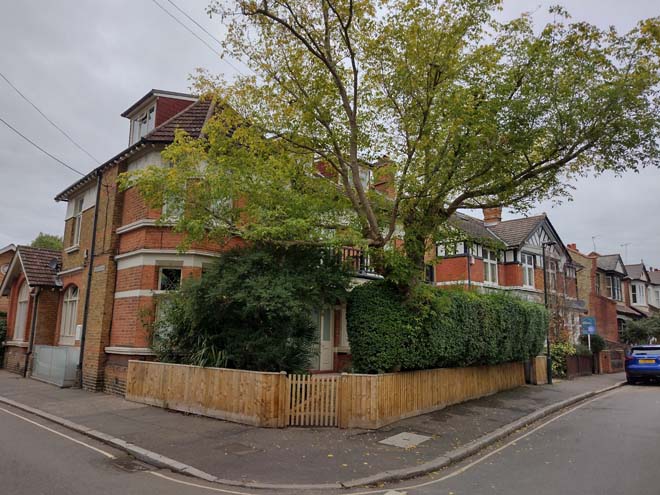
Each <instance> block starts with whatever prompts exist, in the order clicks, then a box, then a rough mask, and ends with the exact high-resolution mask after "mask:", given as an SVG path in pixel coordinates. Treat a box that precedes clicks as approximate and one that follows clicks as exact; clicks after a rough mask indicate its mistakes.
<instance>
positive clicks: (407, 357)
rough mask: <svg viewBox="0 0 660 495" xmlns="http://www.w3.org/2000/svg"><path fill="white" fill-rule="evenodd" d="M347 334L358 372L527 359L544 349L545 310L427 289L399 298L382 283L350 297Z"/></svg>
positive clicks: (515, 301) (498, 296)
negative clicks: (406, 297) (405, 297)
mask: <svg viewBox="0 0 660 495" xmlns="http://www.w3.org/2000/svg"><path fill="white" fill-rule="evenodd" d="M347 324H348V338H349V341H350V344H351V354H352V358H353V367H354V370H355V371H356V372H359V373H383V372H391V371H400V370H419V369H430V368H448V367H465V366H478V365H487V364H499V363H506V362H513V361H524V360H527V359H530V358H531V357H533V356H536V355H537V354H538V353H539V352H540V351H541V349H542V348H543V342H544V340H545V336H546V330H547V326H548V313H547V311H546V310H545V308H543V306H541V305H539V304H534V303H531V302H527V301H523V300H520V299H516V298H514V297H511V296H507V295H505V294H477V293H474V292H468V291H462V290H451V289H449V290H441V289H437V288H433V287H430V286H424V287H421V288H419V289H418V290H417V292H416V293H415V295H414V296H413V297H412V298H408V299H407V300H404V298H403V297H402V296H401V295H400V294H399V293H398V292H397V290H396V289H395V288H394V287H393V286H392V285H390V284H388V283H387V282H386V281H376V282H369V283H367V284H364V285H361V286H358V287H355V288H354V289H353V290H352V291H351V293H350V296H349V303H348V311H347Z"/></svg>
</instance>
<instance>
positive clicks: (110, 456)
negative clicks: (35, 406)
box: [0, 407, 117, 459]
mask: <svg viewBox="0 0 660 495" xmlns="http://www.w3.org/2000/svg"><path fill="white" fill-rule="evenodd" d="M0 411H3V412H6V413H7V414H11V415H12V416H16V417H17V418H19V419H22V420H23V421H27V422H28V423H31V424H33V425H36V426H38V427H39V428H43V429H44V430H47V431H50V432H51V433H55V435H59V436H61V437H64V438H66V439H67V440H71V441H72V442H75V443H77V444H79V445H82V446H84V447H87V448H88V449H92V450H94V451H95V452H98V453H99V454H103V455H104V456H106V457H107V458H109V459H116V458H117V456H115V455H114V454H111V453H110V452H106V451H105V450H101V449H98V448H96V447H94V446H93V445H90V444H88V443H85V442H82V441H80V440H78V439H77V438H73V437H70V436H69V435H65V434H64V433H61V432H59V431H57V430H53V429H52V428H48V426H44V425H42V424H41V423H37V422H36V421H32V420H31V419H28V418H26V417H24V416H21V415H20V414H16V413H14V412H11V411H9V410H7V409H4V408H2V407H0Z"/></svg>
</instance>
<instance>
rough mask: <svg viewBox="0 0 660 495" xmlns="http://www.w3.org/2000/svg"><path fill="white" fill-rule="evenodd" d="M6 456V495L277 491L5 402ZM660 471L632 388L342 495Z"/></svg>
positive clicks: (605, 482)
mask: <svg viewBox="0 0 660 495" xmlns="http://www.w3.org/2000/svg"><path fill="white" fill-rule="evenodd" d="M0 456H2V457H1V458H2V462H0V493H3V494H5V493H6V494H12V495H13V494H16V495H23V494H25V495H27V494H30V495H33V494H48V495H65V494H66V495H83V494H84V495H89V494H113V495H117V494H140V495H150V494H158V495H170V494H171V495H174V494H178V495H179V494H180V495H188V494H190V495H200V494H202V493H234V494H242V493H246V494H247V493H249V492H251V493H262V494H266V493H268V492H269V491H268V490H259V491H254V490H246V489H241V488H232V487H221V486H219V485H211V484H208V483H205V482H202V481H197V480H195V479H192V478H187V477H183V476H179V475H172V474H170V473H168V472H166V471H160V470H157V469H154V468H152V467H149V466H146V465H142V464H141V463H139V462H138V461H135V460H133V459H131V458H128V457H127V456H126V455H125V454H124V453H122V452H120V451H117V450H115V449H112V448H110V447H108V446H106V445H103V444H101V443H99V442H95V441H93V440H90V439H89V438H87V437H84V436H82V435H78V434H75V433H72V432H70V431H69V430H67V429H65V428H62V427H59V426H55V425H53V424H51V423H49V422H48V421H46V420H43V419H40V418H36V417H34V416H31V415H29V414H27V413H24V412H22V411H19V410H16V409H13V408H10V407H6V406H0ZM658 466H660V386H635V387H632V386H626V387H623V388H620V389H617V390H615V391H614V392H610V393H608V394H605V395H603V396H600V397H597V398H596V399H592V400H590V401H587V402H585V403H582V404H580V405H579V406H577V408H571V409H568V410H567V411H565V412H563V413H560V414H559V415H556V416H554V417H551V418H548V419H546V420H545V421H543V422H541V423H539V424H537V425H534V426H532V427H530V428H529V429H528V430H526V431H523V432H520V434H519V435H518V436H517V437H514V438H510V439H507V440H505V441H504V442H503V443H502V444H500V445H498V446H495V447H493V448H492V449H489V450H487V451H485V452H483V453H482V454H480V455H478V456H475V457H473V458H470V459H468V460H466V461H464V462H463V463H462V464H460V465H457V466H455V467H452V468H450V469H448V470H445V471H442V472H440V473H437V474H435V475H432V476H428V477H424V478H420V479H417V480H411V481H408V482H404V483H399V484H395V485H391V486H388V487H382V488H380V489H376V490H372V489H362V490H351V491H348V490H346V491H344V492H343V493H346V494H356V493H361V494H367V493H373V494H375V493H378V494H384V493H388V492H389V493H390V494H391V495H396V494H399V493H402V494H403V493H405V494H407V495H431V494H433V495H441V494H450V495H461V494H466V495H467V494H470V495H480V494H484V495H485V494H488V495H494V494H507V495H510V494H514V495H516V494H520V495H522V494H525V495H527V494H533V495H546V494H547V495H550V494H552V495H572V494H575V495H591V494H594V495H595V494H599V495H619V494H628V493H635V494H652V495H655V494H660V477H659V475H660V469H659V468H658ZM193 485H196V486H193ZM298 493H312V492H304V491H303V492H298ZM317 493H318V492H317ZM324 493H326V494H328V495H329V494H330V492H324Z"/></svg>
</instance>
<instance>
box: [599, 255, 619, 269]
mask: <svg viewBox="0 0 660 495" xmlns="http://www.w3.org/2000/svg"><path fill="white" fill-rule="evenodd" d="M620 259H621V257H620V256H619V255H618V254H604V255H599V256H598V259H597V260H596V266H598V268H600V269H601V270H605V271H607V272H614V271H616V265H617V263H618V262H619V260H620Z"/></svg>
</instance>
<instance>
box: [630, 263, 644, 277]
mask: <svg viewBox="0 0 660 495" xmlns="http://www.w3.org/2000/svg"><path fill="white" fill-rule="evenodd" d="M626 271H627V272H628V276H629V277H630V278H632V279H641V278H642V273H644V265H643V264H642V263H637V264H635V265H626Z"/></svg>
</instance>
